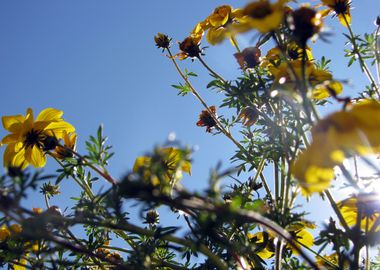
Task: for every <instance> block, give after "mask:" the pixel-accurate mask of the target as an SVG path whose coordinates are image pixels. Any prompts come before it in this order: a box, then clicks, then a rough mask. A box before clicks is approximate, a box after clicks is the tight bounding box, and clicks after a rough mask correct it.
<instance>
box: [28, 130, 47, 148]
mask: <svg viewBox="0 0 380 270" xmlns="http://www.w3.org/2000/svg"><path fill="white" fill-rule="evenodd" d="M45 137H46V136H45V135H44V134H43V133H41V132H40V131H37V130H34V129H31V130H30V131H28V132H27V133H26V135H25V141H24V144H25V146H26V147H33V146H34V145H37V146H38V147H42V141H43V140H44V139H45Z"/></svg>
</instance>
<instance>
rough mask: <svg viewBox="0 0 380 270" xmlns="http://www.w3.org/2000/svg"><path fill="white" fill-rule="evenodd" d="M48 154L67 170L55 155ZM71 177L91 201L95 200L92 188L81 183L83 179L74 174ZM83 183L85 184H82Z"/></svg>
mask: <svg viewBox="0 0 380 270" xmlns="http://www.w3.org/2000/svg"><path fill="white" fill-rule="evenodd" d="M48 154H49V155H50V156H51V157H53V158H54V159H55V161H56V162H57V163H58V164H59V165H60V166H61V167H62V168H63V169H65V165H64V164H63V163H62V162H61V161H60V160H59V159H58V158H56V157H55V156H54V155H52V154H51V153H49V152H48ZM70 176H71V177H72V178H73V179H74V181H75V182H76V183H77V184H78V185H79V186H80V187H81V188H82V190H83V191H84V192H85V193H86V194H87V196H88V197H89V198H90V199H94V197H95V196H94V193H92V190H91V188H90V187H89V186H88V184H87V183H86V181H81V179H78V178H77V177H76V176H75V175H74V174H70ZM82 182H83V183H82Z"/></svg>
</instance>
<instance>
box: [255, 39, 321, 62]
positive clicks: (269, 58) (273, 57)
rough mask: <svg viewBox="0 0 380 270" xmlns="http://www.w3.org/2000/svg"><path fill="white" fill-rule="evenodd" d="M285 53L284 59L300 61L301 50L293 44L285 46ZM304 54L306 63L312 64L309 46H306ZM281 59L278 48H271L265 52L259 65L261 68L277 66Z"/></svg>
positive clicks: (312, 59)
mask: <svg viewBox="0 0 380 270" xmlns="http://www.w3.org/2000/svg"><path fill="white" fill-rule="evenodd" d="M285 52H286V53H285V54H286V57H287V58H289V60H302V55H303V50H302V48H301V47H300V46H298V45H297V43H295V42H290V43H288V44H286V45H285ZM305 53H306V61H307V62H313V61H314V57H313V54H312V53H311V48H310V47H309V46H306V48H305ZM281 58H282V52H281V49H280V48H279V47H275V48H272V49H270V50H269V51H268V52H267V54H266V56H265V57H264V59H263V62H262V64H261V65H262V66H263V67H269V66H275V67H276V66H279V65H280V63H281Z"/></svg>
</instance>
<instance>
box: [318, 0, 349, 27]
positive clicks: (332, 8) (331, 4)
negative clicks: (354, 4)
mask: <svg viewBox="0 0 380 270" xmlns="http://www.w3.org/2000/svg"><path fill="white" fill-rule="evenodd" d="M321 1H322V3H323V5H325V6H327V7H328V9H327V10H325V11H323V15H324V16H325V15H328V14H329V13H331V12H334V13H335V14H336V15H337V16H338V19H339V21H340V23H341V24H342V25H343V26H346V27H347V26H348V25H347V24H350V23H351V13H350V8H351V0H321Z"/></svg>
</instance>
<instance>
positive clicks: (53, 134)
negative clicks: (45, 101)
mask: <svg viewBox="0 0 380 270" xmlns="http://www.w3.org/2000/svg"><path fill="white" fill-rule="evenodd" d="M62 115H63V112H62V111H59V110H56V109H52V108H47V109H45V110H43V111H41V112H40V113H39V114H38V116H37V118H36V119H35V120H34V116H33V111H32V109H30V108H29V109H28V110H27V112H26V115H25V116H23V115H14V116H3V117H2V122H3V127H4V128H5V129H6V130H7V131H9V132H11V134H9V135H7V136H5V137H4V138H3V139H2V141H1V144H7V148H6V149H5V151H4V166H7V167H8V166H12V167H21V168H26V167H27V166H28V165H29V164H31V165H32V166H34V167H37V168H39V167H43V166H45V163H46V157H45V151H47V150H52V149H54V148H55V147H56V145H57V141H58V140H59V139H62V138H63V136H64V132H67V133H69V132H73V131H74V130H75V128H74V127H73V126H72V125H71V124H69V123H67V122H65V121H63V119H62Z"/></svg>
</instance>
